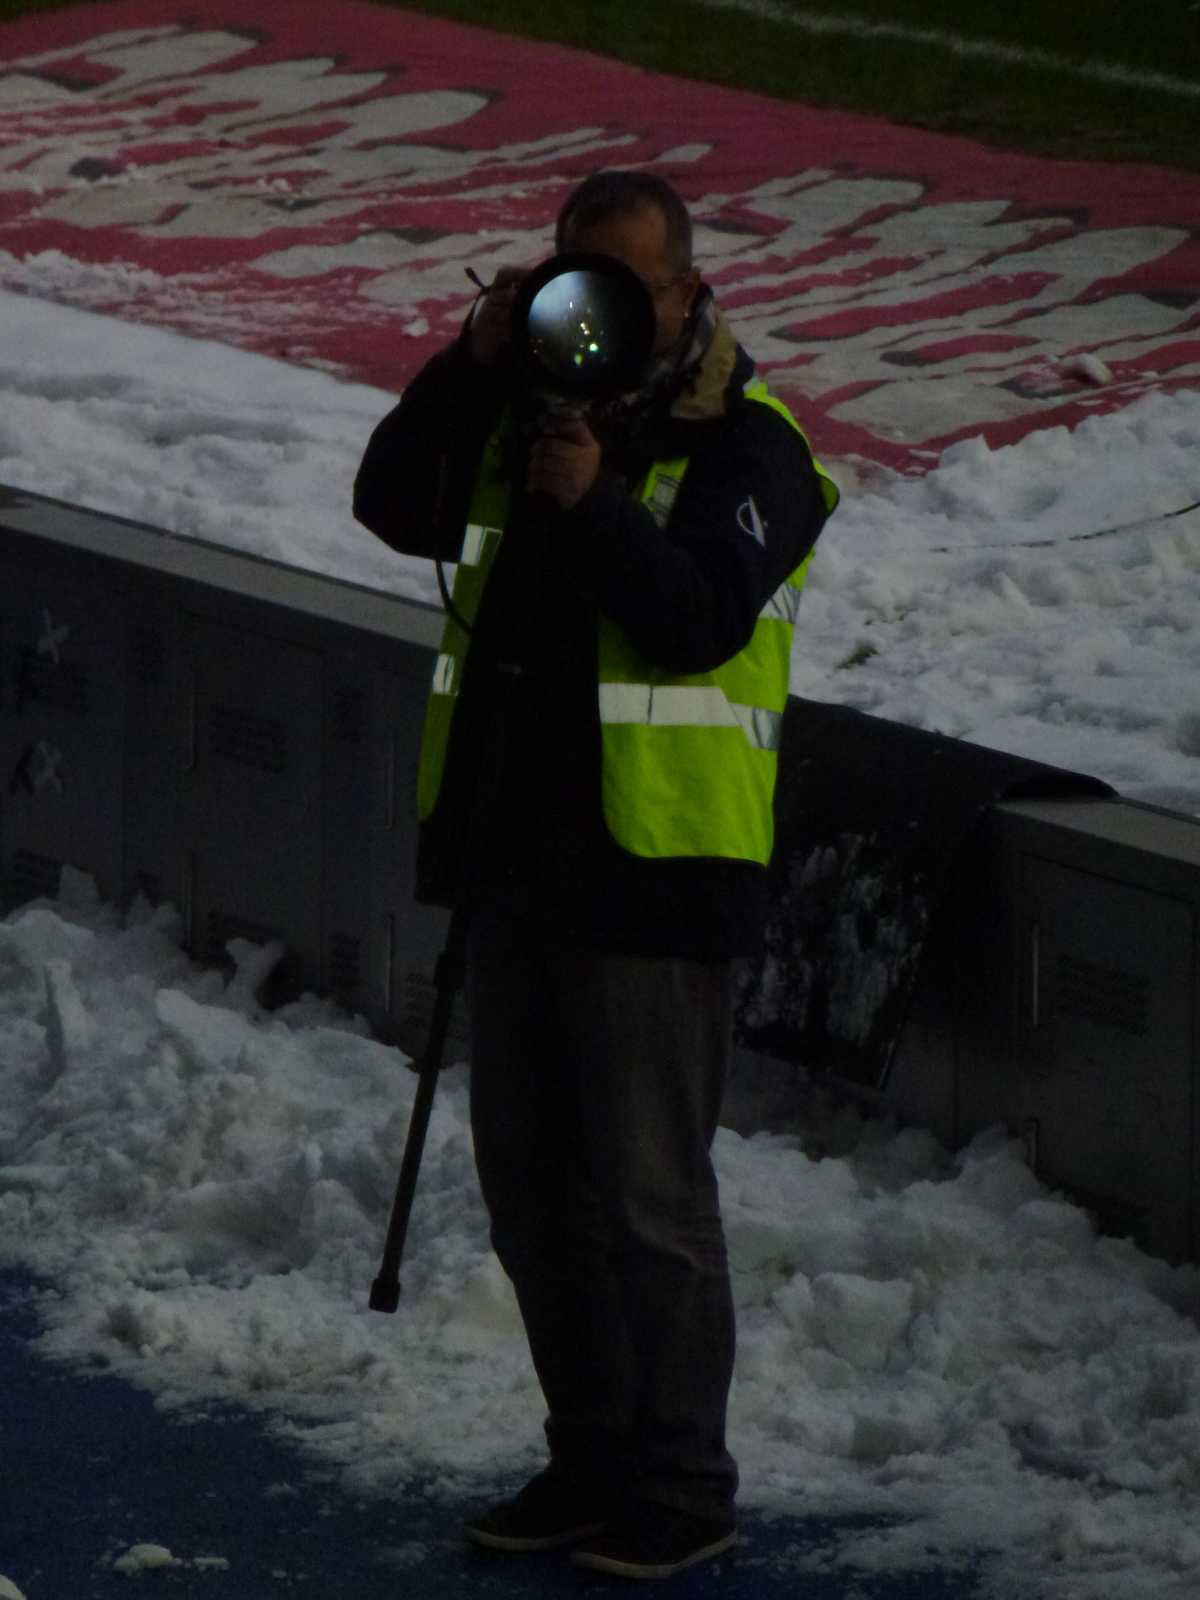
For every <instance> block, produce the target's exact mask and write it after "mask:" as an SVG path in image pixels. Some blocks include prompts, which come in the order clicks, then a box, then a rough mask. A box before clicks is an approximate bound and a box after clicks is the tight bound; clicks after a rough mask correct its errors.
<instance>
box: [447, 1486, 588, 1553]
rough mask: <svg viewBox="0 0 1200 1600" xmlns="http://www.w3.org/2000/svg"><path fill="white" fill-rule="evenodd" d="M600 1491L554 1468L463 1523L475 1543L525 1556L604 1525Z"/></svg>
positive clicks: (583, 1536) (570, 1541) (569, 1541)
mask: <svg viewBox="0 0 1200 1600" xmlns="http://www.w3.org/2000/svg"><path fill="white" fill-rule="evenodd" d="M604 1523H605V1516H604V1508H603V1507H602V1506H601V1505H599V1504H598V1502H597V1498H596V1495H595V1494H594V1493H591V1492H589V1491H588V1490H586V1489H583V1488H581V1487H580V1486H578V1485H577V1484H573V1483H570V1482H568V1481H566V1480H564V1479H562V1478H559V1477H557V1476H555V1475H554V1474H552V1473H550V1472H539V1473H538V1475H537V1477H536V1478H533V1479H532V1480H531V1481H530V1482H529V1483H527V1484H526V1485H525V1487H524V1488H523V1489H522V1490H521V1492H520V1494H518V1495H517V1496H516V1497H515V1498H514V1499H512V1500H506V1501H504V1503H503V1504H502V1505H498V1506H493V1507H492V1508H491V1510H490V1511H484V1512H482V1513H481V1514H480V1515H479V1516H477V1517H472V1518H471V1520H470V1521H469V1522H467V1523H464V1525H463V1532H464V1533H465V1534H466V1536H467V1538H468V1539H469V1540H470V1541H471V1543H472V1544H478V1545H482V1546H483V1548H484V1549H485V1550H503V1551H505V1552H507V1553H510V1554H513V1555H519V1554H521V1553H522V1552H525V1551H532V1550H558V1549H561V1548H562V1546H564V1545H568V1544H575V1543H576V1541H577V1540H579V1539H586V1538H589V1537H590V1536H591V1535H592V1534H594V1533H598V1532H599V1531H600V1530H601V1528H603V1527H604Z"/></svg>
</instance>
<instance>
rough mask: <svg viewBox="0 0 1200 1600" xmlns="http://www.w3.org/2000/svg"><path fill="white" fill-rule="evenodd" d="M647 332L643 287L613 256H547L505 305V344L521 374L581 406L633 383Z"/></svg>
mask: <svg viewBox="0 0 1200 1600" xmlns="http://www.w3.org/2000/svg"><path fill="white" fill-rule="evenodd" d="M654 331H655V320H654V305H653V303H652V301H651V299H650V294H649V291H648V290H647V289H646V286H645V284H643V282H642V280H641V279H640V278H639V277H638V275H637V273H636V272H634V271H633V270H632V269H631V268H630V267H627V266H626V265H625V264H624V262H622V261H618V260H616V258H615V257H613V256H605V255H596V254H592V253H589V252H575V253H570V254H567V255H560V256H552V257H551V259H550V260H549V261H547V262H544V263H543V265H542V266H540V267H538V268H537V269H536V270H535V271H534V272H532V273H530V275H529V277H528V278H526V280H525V281H524V283H523V284H522V285H521V288H520V290H519V291H518V293H517V297H516V300H515V301H514V303H513V310H512V342H513V349H514V351H515V353H516V357H517V360H518V362H519V364H520V365H521V367H522V368H523V369H524V371H525V374H526V375H527V376H528V377H529V378H530V379H531V380H532V382H533V383H534V384H536V385H537V386H538V387H540V388H543V389H548V390H549V391H550V392H551V393H553V394H555V395H558V396H562V397H565V398H568V399H572V400H577V401H579V402H581V403H586V402H587V401H589V400H595V399H600V398H603V397H605V396H608V395H613V394H619V393H621V392H622V391H623V390H626V389H633V388H636V387H637V385H638V381H639V378H640V376H641V374H642V371H643V369H644V368H645V365H646V362H647V361H648V359H649V357H650V353H651V351H652V350H653V347H654Z"/></svg>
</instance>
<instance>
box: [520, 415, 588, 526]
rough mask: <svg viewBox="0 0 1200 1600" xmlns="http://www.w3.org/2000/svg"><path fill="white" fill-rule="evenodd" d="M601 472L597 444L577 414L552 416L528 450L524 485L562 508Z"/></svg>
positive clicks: (580, 495)
mask: <svg viewBox="0 0 1200 1600" xmlns="http://www.w3.org/2000/svg"><path fill="white" fill-rule="evenodd" d="M599 471H600V446H599V444H598V443H597V441H596V437H595V435H594V434H593V433H592V430H591V429H590V428H589V427H588V425H587V423H586V422H584V421H583V419H582V418H579V417H556V418H553V419H552V420H551V421H550V423H549V425H548V426H547V428H546V431H545V433H543V434H542V435H541V437H540V438H539V439H536V440H535V441H534V445H533V449H532V450H531V451H530V452H529V475H528V477H527V478H526V480H525V486H526V488H527V489H528V490H529V492H530V493H531V494H536V493H538V492H539V491H540V492H542V493H544V494H548V495H549V496H550V498H551V499H552V500H553V501H554V503H555V504H556V505H557V506H558V507H559V509H560V510H562V511H570V510H571V508H572V507H573V506H575V505H577V504H578V503H579V501H580V500H582V499H583V497H584V495H585V494H586V493H587V492H588V490H589V489H590V488H591V487H592V485H593V483H595V481H596V475H597V473H598V472H599Z"/></svg>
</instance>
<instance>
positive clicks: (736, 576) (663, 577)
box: [560, 402, 828, 673]
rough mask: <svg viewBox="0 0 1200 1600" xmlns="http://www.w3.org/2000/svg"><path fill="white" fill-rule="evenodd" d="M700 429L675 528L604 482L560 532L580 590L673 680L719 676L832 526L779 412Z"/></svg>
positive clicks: (739, 414)
mask: <svg viewBox="0 0 1200 1600" xmlns="http://www.w3.org/2000/svg"><path fill="white" fill-rule="evenodd" d="M700 427H701V428H702V429H703V437H697V440H696V448H694V449H693V450H692V452H691V453H690V455H689V464H688V469H687V472H686V473H685V474H684V478H683V482H682V484H681V486H680V490H679V495H678V498H677V499H676V502H675V505H674V507H673V509H672V511H671V515H670V517H669V519H668V521H667V524H666V526H665V528H660V527H659V526H658V524H657V523H656V521H655V520H654V518H653V517H652V516H651V515H650V513H649V511H647V510H646V508H645V507H644V506H642V505H640V504H638V503H637V502H635V501H633V500H631V499H630V498H629V497H628V493H627V490H626V489H625V487H624V486H623V485H622V484H620V483H619V482H618V481H616V480H615V479H610V478H606V477H603V476H602V477H601V479H600V480H598V482H597V483H596V484H595V485H593V487H592V489H591V490H589V492H588V493H587V494H586V495H585V496H584V497H583V499H582V500H580V501H579V503H578V505H576V506H575V507H574V509H573V510H572V511H571V512H569V513H568V514H567V515H566V516H564V517H563V518H562V522H561V525H560V528H561V538H562V546H561V550H560V555H561V559H562V561H563V563H564V565H565V567H566V570H567V572H568V573H569V575H570V576H571V577H572V579H573V580H574V581H575V582H576V583H577V584H579V585H580V586H581V587H582V588H583V589H584V591H585V592H586V593H588V594H589V595H590V596H591V597H592V599H593V600H594V601H595V603H596V604H597V606H598V607H599V608H600V610H601V611H602V612H604V613H605V614H606V615H607V616H609V617H610V618H611V619H612V620H613V621H614V622H616V623H618V624H619V625H620V626H621V627H622V628H623V629H624V630H625V632H626V633H627V634H628V636H629V638H630V640H631V641H632V643H633V644H634V645H635V646H636V647H637V649H638V650H639V651H640V652H641V654H642V655H644V656H645V657H646V658H647V659H648V660H649V661H651V662H652V663H653V664H654V665H656V666H659V667H661V668H663V669H664V670H666V671H668V672H673V673H688V672H708V671H712V670H713V669H714V668H715V667H718V666H720V665H721V664H722V663H723V662H725V661H728V660H729V659H730V658H731V657H732V656H734V655H736V654H737V653H738V651H740V650H742V649H743V648H744V647H745V645H746V644H747V643H748V642H749V639H750V636H751V634H752V633H753V631H754V625H755V622H756V621H757V619H758V615H759V613H760V611H761V610H762V608H763V606H764V605H765V604H766V602H767V601H768V600H769V599H770V597H771V595H772V594H774V592H775V591H776V589H778V588H779V586H780V584H782V583H783V582H784V581H785V580H786V579H787V577H788V576H789V574H790V573H791V572H793V571H794V570H795V568H796V567H798V566H799V565H800V563H801V561H803V559H804V557H805V556H806V555H807V554H808V552H809V551H810V550H811V549H812V547H813V545H814V544H815V543H816V540H817V537H818V535H819V534H820V532H821V529H822V527H823V525H824V523H825V519H826V516H827V514H828V513H827V511H826V507H825V502H824V499H823V497H822V495H821V491H820V487H819V483H818V478H817V472H816V469H815V467H814V466H813V463H812V456H811V455H810V453H809V450H808V446H807V445H806V443H805V441H804V439H803V438H802V437H801V435H800V434H799V433H797V431H796V430H795V429H794V428H793V427H791V426H790V425H789V424H788V423H787V422H786V421H785V420H784V419H783V418H782V417H781V416H779V414H778V413H777V412H775V411H773V410H772V409H771V408H770V407H768V406H764V405H759V404H756V403H752V402H747V403H745V404H743V405H741V406H739V407H738V408H737V410H736V411H735V412H734V413H733V414H732V415H731V416H729V417H727V418H723V419H721V420H720V421H719V422H713V423H711V424H710V423H705V424H702V425H700Z"/></svg>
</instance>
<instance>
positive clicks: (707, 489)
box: [354, 325, 826, 959]
mask: <svg viewBox="0 0 1200 1600" xmlns="http://www.w3.org/2000/svg"><path fill="white" fill-rule="evenodd" d="M722 328H723V325H722ZM724 340H725V351H724V360H723V364H720V365H718V364H717V363H716V361H715V360H714V361H709V360H707V358H706V362H705V368H707V369H708V370H707V380H706V377H705V376H704V375H697V378H696V379H695V380H694V381H693V383H692V384H691V385H690V386H689V388H688V389H687V390H685V392H684V393H683V395H682V396H679V397H677V398H676V400H675V402H674V404H673V405H672V407H671V409H670V411H669V412H660V413H659V414H656V415H653V416H650V417H648V418H643V419H642V420H641V421H640V422H639V423H638V424H637V426H636V427H635V429H634V430H633V433H632V436H627V437H622V438H621V439H620V440H616V439H614V440H613V441H611V442H608V441H606V442H605V465H604V469H603V470H602V473H601V476H600V478H599V479H598V480H597V482H596V483H595V485H594V486H593V487H592V489H591V490H589V492H588V493H587V494H586V495H585V496H584V498H583V499H582V500H581V501H579V503H578V504H577V505H576V506H575V507H574V508H573V509H572V510H571V511H570V512H565V513H564V512H560V511H557V510H556V511H554V512H553V515H552V516H551V518H550V525H549V527H548V529H547V530H546V532H547V537H546V540H545V552H544V556H542V557H540V558H539V560H540V563H541V567H542V572H541V587H540V590H539V592H538V597H537V600H536V604H535V612H536V615H535V617H534V620H533V627H532V639H533V641H534V649H533V650H532V652H529V659H528V660H527V665H526V672H525V674H524V677H523V679H522V680H521V684H522V687H521V691H520V693H519V695H518V698H517V704H516V706H515V709H514V710H513V712H512V713H511V720H510V722H509V726H508V729H507V731H506V733H505V735H504V738H503V744H504V745H505V748H506V754H507V757H508V759H507V760H506V762H505V772H504V776H503V778H502V780H501V781H500V784H499V789H500V792H499V793H498V794H493V795H491V796H490V797H489V798H488V803H487V814H486V823H485V829H486V831H485V833H484V834H483V836H482V838H483V844H484V848H483V851H482V859H483V860H484V861H485V862H486V863H487V864H486V866H485V867H482V868H481V867H479V866H478V865H477V866H476V867H475V868H473V869H472V873H471V877H472V879H473V880H474V881H473V882H471V883H464V882H462V881H461V879H462V876H463V874H462V873H461V871H460V870H459V869H460V867H461V864H462V862H463V859H464V839H465V838H466V837H467V832H468V826H469V821H470V817H471V812H472V804H473V800H474V797H475V795H476V794H477V792H478V789H479V773H480V752H481V750H482V748H483V745H484V736H485V733H486V730H487V727H488V724H489V720H490V718H491V715H492V713H491V704H492V702H491V700H490V698H489V696H490V695H491V693H492V685H493V680H494V679H495V677H496V676H497V674H496V671H495V662H496V659H497V655H498V654H500V655H502V654H504V653H505V651H506V649H507V645H498V644H497V641H498V640H500V639H501V638H502V636H503V634H504V631H505V627H506V624H507V623H508V621H509V619H510V618H511V617H512V616H513V615H514V614H515V613H516V612H517V611H518V610H519V609H520V599H521V597H522V595H527V594H528V592H529V591H528V585H529V576H528V573H527V572H525V571H523V570H522V567H523V556H524V555H525V554H526V553H527V551H528V549H529V548H530V547H531V544H530V541H529V540H528V539H527V538H525V537H523V534H522V519H523V508H522V502H521V499H520V497H519V496H515V497H514V516H513V518H512V520H511V521H510V525H509V528H508V530H507V533H506V537H505V538H504V540H503V541H502V544H501V549H500V554H499V556H498V558H497V561H496V565H495V567H494V569H493V572H492V575H491V578H490V580H489V583H488V586H487V590H486V591H485V595H484V604H483V607H482V609H481V614H480V616H479V618H478V619H477V625H476V629H475V634H474V638H473V640H472V645H471V650H470V653H469V656H468V662H467V671H466V674H465V677H464V682H463V685H462V688H461V692H460V695H459V701H458V706H457V709H456V712H455V718H454V725H453V729H452V735H451V742H450V749H449V751H448V753H447V763H446V770H445V776H444V778H443V783H442V789H441V795H440V797H439V801H438V805H437V808H436V810H435V812H434V814H433V816H432V817H431V818H430V819H429V821H427V822H426V823H425V824H424V825H423V826H422V829H421V836H420V844H419V848H418V867H417V879H418V887H417V894H418V898H419V899H421V900H423V901H425V902H426V903H432V904H438V905H449V904H451V903H453V898H454V896H455V894H456V893H465V894H468V895H469V894H470V893H471V892H472V891H473V890H475V889H477V888H479V887H480V881H479V880H480V879H490V877H491V875H492V874H494V873H499V874H502V875H516V876H518V877H520V878H522V879H524V880H526V881H527V882H528V883H529V884H530V885H532V891H533V898H534V903H535V905H536V906H537V907H538V909H539V911H540V913H541V915H542V917H543V918H544V926H545V932H546V935H547V937H548V938H550V939H552V940H553V941H554V943H555V944H556V945H559V946H562V945H564V944H570V945H573V946H576V947H583V948H589V949H601V950H608V951H619V952H623V953H626V954H640V955H675V956H688V957H693V958H696V959H722V958H726V957H730V956H739V955H745V954H749V953H750V952H751V951H752V950H753V949H754V948H755V946H756V944H757V942H758V939H759V935H760V928H761V923H762V918H763V912H764V905H765V894H766V879H767V873H766V870H765V869H764V868H762V867H760V866H757V865H755V864H753V863H750V862H744V861H727V860H717V859H708V858H704V859H700V860H697V859H685V860H666V861H662V860H645V859H642V858H640V857H636V856H634V855H632V854H630V853H629V852H627V851H625V850H624V849H622V848H621V847H620V846H619V845H617V844H616V843H615V841H614V840H613V839H612V837H611V835H610V834H609V833H608V830H607V828H606V826H605V823H604V820H603V814H602V810H601V795H600V724H599V715H598V710H597V695H596V616H597V612H598V611H603V612H604V613H606V614H607V615H608V616H609V617H610V618H612V619H613V620H615V621H616V622H617V623H619V624H620V626H621V627H622V628H623V629H624V630H625V631H626V633H627V634H628V635H629V637H630V639H631V640H632V641H633V643H634V644H635V645H636V647H637V649H638V650H639V651H640V652H641V653H642V654H643V655H644V656H646V657H647V658H648V659H649V660H650V661H651V662H653V663H655V664H656V665H659V666H661V667H663V668H665V669H667V670H668V671H671V672H703V671H707V670H710V669H712V668H713V667H716V666H718V665H720V663H722V662H723V661H726V660H728V659H729V658H730V657H731V656H733V655H735V654H736V653H737V652H738V651H739V650H741V649H742V648H743V647H744V646H745V644H746V643H747V642H748V641H749V638H750V635H751V633H752V632H753V630H754V625H755V621H756V619H757V617H758V614H759V612H760V611H761V610H762V607H763V605H764V604H765V602H766V600H767V599H768V598H769V597H770V596H771V595H772V594H773V593H774V591H775V590H776V589H777V588H778V587H779V585H780V584H781V583H783V582H784V581H785V579H786V578H787V576H788V574H789V573H790V572H792V571H793V570H794V568H795V567H797V566H798V565H799V563H800V562H801V561H802V560H803V558H804V556H805V555H806V554H807V552H808V551H809V550H810V549H811V547H812V545H813V543H814V542H815V540H816V538H817V536H818V534H819V533H820V530H821V527H822V525H823V523H824V521H825V517H826V508H825V504H824V500H823V498H822V496H821V493H820V489H819V487H818V482H817V475H816V472H815V469H814V467H813V465H812V459H811V456H810V455H809V452H808V450H807V448H806V446H805V443H804V441H803V439H802V438H801V437H800V435H799V434H798V433H797V432H796V430H795V429H794V428H792V427H791V426H790V425H789V424H788V423H787V422H786V421H785V420H784V419H783V418H782V417H780V416H779V415H778V414H777V413H775V412H774V411H772V410H771V409H770V408H769V407H767V406H764V405H761V404H758V403H754V402H750V401H747V400H745V398H744V397H743V394H742V389H743V386H744V384H745V382H746V380H747V379H748V378H749V376H750V375H751V373H752V371H753V368H752V366H751V364H750V361H749V358H748V357H747V356H746V355H745V354H744V352H743V351H741V350H740V348H738V347H737V346H735V345H734V343H733V341H732V337H731V336H730V335H728V333H727V332H725V333H724ZM714 371H715V372H716V373H717V374H718V376H719V379H720V384H719V387H718V388H717V390H716V392H713V384H712V382H711V378H712V375H713V372H714ZM706 381H707V389H708V392H707V393H706V392H705V389H706ZM511 388H512V380H511V377H510V376H509V374H508V373H507V372H506V371H504V370H503V369H499V370H494V369H485V368H481V367H480V366H478V364H477V363H475V362H474V361H473V360H472V358H471V356H470V354H469V352H468V350H467V348H466V345H465V341H462V340H460V341H459V342H458V343H457V344H455V345H454V346H452V347H451V348H449V349H448V350H445V351H443V352H442V353H441V354H439V355H437V356H435V357H434V358H433V359H432V361H430V362H429V363H428V364H427V365H426V366H425V368H424V369H423V370H422V371H421V372H420V373H419V374H418V376H417V377H416V378H415V379H414V380H413V382H412V383H411V384H410V385H409V387H408V388H407V389H406V391H405V393H404V396H403V398H402V399H401V401H400V403H399V405H397V406H396V408H395V409H394V410H393V411H392V412H390V413H389V415H388V416H386V417H385V418H384V419H383V421H382V422H381V423H380V424H379V426H378V427H377V428H376V430H375V432H374V434H373V435H372V438H371V440H370V443H369V444H368V446H367V450H366V454H365V456H364V458H363V461H362V465H361V467H360V468H359V472H358V478H357V481H356V483H355V491H354V514H355V516H356V517H357V518H358V520H359V521H360V522H362V523H363V524H364V525H365V526H366V527H368V528H369V529H370V530H371V531H372V532H373V533H375V534H376V535H378V537H379V538H381V539H382V540H383V541H384V542H385V543H386V544H388V545H390V546H391V548H392V549H394V550H399V551H403V552H404V553H406V554H410V555H421V556H441V557H442V558H443V559H445V560H448V561H453V560H455V559H456V557H457V555H458V552H459V547H460V543H461V538H462V533H463V528H464V525H465V522H466V516H467V506H468V503H469V499H470V494H471V490H472V487H473V484H474V480H475V475H476V468H477V465H478V461H479V457H480V453H481V451H482V448H483V445H484V443H485V441H486V440H487V438H488V437H489V436H490V434H491V433H492V431H493V430H494V428H495V426H496V424H497V422H498V421H499V418H500V415H501V413H502V411H503V409H504V406H505V403H506V400H508V398H509V396H510V391H511ZM597 431H599V424H597ZM685 455H686V456H687V457H689V466H688V470H687V473H686V474H685V476H684V479H683V483H682V486H681V488H680V491H679V495H678V498H677V500H676V502H675V505H674V508H673V510H672V512H671V515H670V518H669V520H668V522H667V525H666V527H665V528H661V529H660V528H659V526H658V525H657V523H656V522H655V521H654V519H653V517H652V516H651V515H650V513H649V512H648V511H647V510H646V509H645V508H644V507H643V506H641V505H640V504H638V503H636V502H635V501H633V500H632V499H631V498H630V495H629V487H630V484H631V483H633V482H634V481H636V479H637V477H639V476H640V475H641V474H642V473H643V472H644V471H645V468H646V466H647V465H648V464H649V463H650V461H652V460H655V459H665V458H672V457H678V456H685ZM514 458H515V459H519V441H518V442H517V443H516V444H514ZM514 477H515V481H517V482H519V481H520V468H519V465H514ZM751 497H753V502H754V511H756V513H757V518H756V517H755V516H754V514H753V512H752V511H751V510H749V509H748V504H747V503H748V501H749V500H750V498H751ZM739 513H740V515H739ZM756 529H758V530H760V534H759V536H757V537H756V533H755V530H756ZM478 859H479V858H477V861H478Z"/></svg>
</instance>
